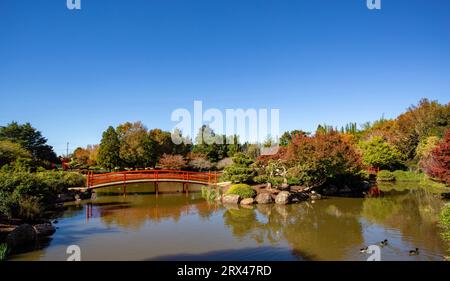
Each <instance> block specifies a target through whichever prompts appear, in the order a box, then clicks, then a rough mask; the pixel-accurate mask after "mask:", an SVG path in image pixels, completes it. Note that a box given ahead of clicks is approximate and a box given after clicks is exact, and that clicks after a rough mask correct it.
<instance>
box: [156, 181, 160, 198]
mask: <svg viewBox="0 0 450 281" xmlns="http://www.w3.org/2000/svg"><path fill="white" fill-rule="evenodd" d="M155 192H156V196H158V193H159V191H158V182H155Z"/></svg>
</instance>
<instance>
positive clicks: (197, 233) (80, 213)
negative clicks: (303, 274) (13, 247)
mask: <svg viewBox="0 0 450 281" xmlns="http://www.w3.org/2000/svg"><path fill="white" fill-rule="evenodd" d="M441 204H442V201H441V200H440V199H438V198H436V197H435V196H433V195H430V194H427V193H425V192H423V191H422V190H413V191H409V190H403V191H401V192H398V193H397V194H396V195H390V196H385V197H382V198H366V199H362V198H328V199H324V200H321V201H317V202H315V203H314V204H313V203H311V202H303V203H300V204H295V205H288V206H275V205H255V206H253V207H239V206H221V205H217V204H215V203H210V202H206V201H205V200H204V199H202V198H201V194H200V193H190V194H189V195H188V196H185V195H184V194H162V195H159V196H158V197H156V196H155V195H153V194H139V195H133V194H128V195H127V196H126V197H124V196H120V195H115V196H114V195H113V196H111V195H103V196H102V195H99V196H98V197H97V199H95V200H92V201H83V202H80V203H78V204H76V203H70V204H67V210H66V211H65V212H64V214H62V216H61V217H60V218H58V221H59V223H58V224H57V227H58V231H57V232H56V234H55V235H54V236H53V237H52V239H51V240H49V241H43V242H41V245H40V248H41V249H40V250H36V251H33V252H29V253H25V254H21V255H17V256H14V257H13V259H16V260H65V259H66V258H67V255H66V248H67V246H69V245H79V246H80V248H81V251H82V252H81V254H82V259H83V260H253V261H266V260H365V259H367V255H366V254H362V253H360V252H359V249H360V248H362V247H364V246H366V245H371V244H378V243H379V241H382V240H384V239H388V240H389V245H388V246H386V247H384V248H382V251H381V257H382V259H383V260H442V257H443V256H444V254H445V248H446V245H445V243H444V242H443V241H442V239H441V237H440V235H439V228H438V226H437V218H438V213H439V210H440V207H441ZM416 247H418V248H419V249H420V255H419V256H412V257H411V256H409V250H411V249H414V248H416Z"/></svg>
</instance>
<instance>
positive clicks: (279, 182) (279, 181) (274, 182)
mask: <svg viewBox="0 0 450 281" xmlns="http://www.w3.org/2000/svg"><path fill="white" fill-rule="evenodd" d="M268 182H269V183H270V184H271V185H272V186H273V187H277V186H280V185H282V184H283V183H284V178H283V177H280V176H277V177H270V178H269V180H268Z"/></svg>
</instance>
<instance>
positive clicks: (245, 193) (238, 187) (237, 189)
mask: <svg viewBox="0 0 450 281" xmlns="http://www.w3.org/2000/svg"><path fill="white" fill-rule="evenodd" d="M226 194H227V195H230V194H234V195H239V196H240V197H241V198H252V197H254V196H255V195H256V192H255V191H254V190H253V189H252V188H251V187H250V186H249V185H248V184H243V183H241V184H234V185H232V186H231V187H230V189H228V191H227V192H226Z"/></svg>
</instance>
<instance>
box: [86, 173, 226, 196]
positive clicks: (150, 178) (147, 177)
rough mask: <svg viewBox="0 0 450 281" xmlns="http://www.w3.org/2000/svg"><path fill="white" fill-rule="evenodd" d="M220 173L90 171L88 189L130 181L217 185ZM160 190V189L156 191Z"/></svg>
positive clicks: (123, 183) (124, 183)
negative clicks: (94, 172) (97, 172)
mask: <svg viewBox="0 0 450 281" xmlns="http://www.w3.org/2000/svg"><path fill="white" fill-rule="evenodd" d="M217 181H218V174H217V173H212V172H190V171H180V170H140V171H122V172H113V173H106V174H93V173H89V174H88V176H87V181H86V189H88V190H92V189H96V188H101V187H108V186H114V185H120V184H122V185H124V188H125V187H126V184H129V183H145V182H154V183H156V186H157V185H158V183H159V182H180V183H183V184H188V183H190V184H203V185H217ZM156 192H158V191H156ZM186 192H187V189H186Z"/></svg>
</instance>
